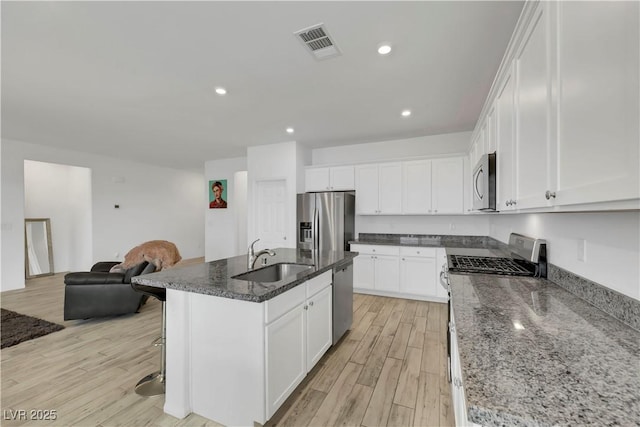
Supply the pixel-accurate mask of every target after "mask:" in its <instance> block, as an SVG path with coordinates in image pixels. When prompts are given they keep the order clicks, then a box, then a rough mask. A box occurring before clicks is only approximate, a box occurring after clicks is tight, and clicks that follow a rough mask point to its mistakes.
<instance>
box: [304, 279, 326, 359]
mask: <svg viewBox="0 0 640 427" xmlns="http://www.w3.org/2000/svg"><path fill="white" fill-rule="evenodd" d="M331 298H332V287H331V286H327V287H326V288H324V290H322V291H320V292H318V293H317V294H315V295H314V296H312V297H311V298H309V299H308V300H307V301H306V302H305V306H306V307H307V309H306V311H307V371H310V370H311V369H312V368H313V367H314V366H315V365H316V363H318V361H319V360H320V358H322V356H323V355H324V353H325V352H326V351H327V350H328V349H329V347H331V343H332V342H333V328H332V310H331V308H332V301H331Z"/></svg>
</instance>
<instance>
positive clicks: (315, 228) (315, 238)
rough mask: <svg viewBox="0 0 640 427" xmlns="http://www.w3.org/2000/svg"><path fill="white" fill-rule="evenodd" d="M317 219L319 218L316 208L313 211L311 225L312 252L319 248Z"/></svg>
mask: <svg viewBox="0 0 640 427" xmlns="http://www.w3.org/2000/svg"><path fill="white" fill-rule="evenodd" d="M318 217H319V214H318V207H316V208H315V209H314V210H313V225H312V232H313V249H314V250H318V248H319V247H320V233H319V228H320V224H319V223H318V221H319V219H318Z"/></svg>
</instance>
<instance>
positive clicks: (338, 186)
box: [329, 166, 356, 191]
mask: <svg viewBox="0 0 640 427" xmlns="http://www.w3.org/2000/svg"><path fill="white" fill-rule="evenodd" d="M329 185H330V188H331V191H334V190H335V191H345V190H354V189H355V188H356V186H355V172H354V169H353V166H336V167H334V168H331V169H329Z"/></svg>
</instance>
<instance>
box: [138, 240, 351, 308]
mask: <svg viewBox="0 0 640 427" xmlns="http://www.w3.org/2000/svg"><path fill="white" fill-rule="evenodd" d="M274 252H275V253H276V255H275V256H273V257H270V256H266V257H265V256H262V257H261V258H260V260H258V262H257V263H256V268H255V269H254V270H257V269H258V268H262V267H263V265H262V259H263V258H266V260H267V266H268V265H273V264H278V263H294V264H306V265H311V266H313V268H311V269H309V270H308V271H304V272H302V273H299V274H297V275H295V276H291V277H287V278H285V279H283V280H280V281H278V282H269V283H260V282H250V281H246V280H237V279H234V278H233V276H236V275H238V274H241V273H244V272H246V271H248V268H247V257H246V255H241V256H237V257H233V258H226V259H222V260H217V261H211V262H205V263H202V264H196V265H191V266H185V267H176V268H172V269H168V270H164V271H160V272H157V273H152V274H145V275H143V276H137V277H134V278H132V279H131V281H132V282H133V283H137V284H141V285H147V286H154V287H158V288H167V289H176V290H180V291H185V292H194V293H198V294H205V295H213V296H218V297H224V298H230V299H238V300H245V301H252V302H263V301H266V300H269V299H271V298H273V297H275V296H277V295H280V294H281V293H283V292H285V291H287V290H289V289H291V288H293V287H295V286H297V285H299V284H300V283H302V282H304V281H306V280H309V279H311V278H313V277H315V276H317V275H319V274H321V273H323V272H325V271H327V270H330V269H332V268H339V267H341V266H344V265H346V264H349V263H350V262H353V258H354V257H355V256H357V255H358V254H357V253H355V252H322V253H319V254H315V256H313V255H312V254H311V252H305V251H300V250H297V249H289V248H278V249H274Z"/></svg>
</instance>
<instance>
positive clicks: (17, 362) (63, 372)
mask: <svg viewBox="0 0 640 427" xmlns="http://www.w3.org/2000/svg"><path fill="white" fill-rule="evenodd" d="M189 262H202V259H197V260H191V261H187V262H186V263H189ZM63 276H64V274H57V275H55V276H49V277H44V278H37V279H32V280H29V281H28V282H27V286H26V288H25V289H20V290H15V291H8V292H3V293H2V294H0V305H1V306H2V307H3V308H6V309H9V310H14V311H17V312H19V313H23V314H27V315H31V316H36V317H39V318H42V319H45V320H49V321H51V322H55V323H59V324H62V325H64V326H65V327H66V328H65V329H64V330H62V331H59V332H56V333H53V334H49V335H47V336H44V337H40V338H37V339H34V340H31V341H26V342H23V343H21V344H18V345H17V346H14V347H9V348H6V349H3V350H2V351H1V352H0V360H1V371H0V375H1V383H2V388H1V390H2V394H1V396H0V402H1V409H2V419H0V425H2V426H18V425H25V426H28V425H38V426H45V425H54V426H104V427H106V426H144V425H148V426H218V425H219V424H217V423H215V422H213V421H210V420H207V419H205V418H203V417H201V416H198V415H195V414H191V415H190V416H188V417H187V418H185V419H183V420H179V419H177V418H174V417H172V416H170V415H167V414H164V412H163V410H162V408H163V404H164V398H163V397H162V396H157V397H151V398H144V397H140V396H138V395H136V394H135V393H134V392H133V387H134V385H135V384H136V383H137V382H138V380H139V379H140V378H142V377H143V376H144V375H146V374H148V373H151V372H153V371H155V370H157V369H158V366H159V363H160V357H159V352H158V350H157V348H155V347H152V346H151V345H150V344H151V341H152V340H153V339H155V338H156V336H157V335H158V333H159V329H160V317H161V316H160V314H161V313H160V311H161V310H160V303H159V302H158V301H157V300H155V299H150V300H149V301H148V302H147V304H146V305H145V306H143V308H142V309H141V310H140V313H137V314H132V315H125V316H119V317H115V318H109V319H94V320H82V321H77V320H75V321H64V320H63V319H62V307H63V301H64V284H63ZM446 319H447V316H446V305H444V304H436V303H428V302H419V301H409V300H403V299H394V298H383V297H375V296H369V295H359V294H356V295H355V296H354V323H353V327H352V330H351V331H350V332H348V333H347V335H346V336H345V337H344V338H343V339H342V340H341V341H340V342H339V343H338V345H336V346H334V347H333V348H331V349H330V350H329V352H327V354H326V355H325V356H324V357H323V358H322V360H321V361H320V362H319V363H318V365H317V366H316V367H315V368H314V369H313V371H312V372H311V373H310V374H309V375H308V376H307V378H306V379H305V381H304V382H303V383H302V384H301V385H300V386H299V387H298V388H297V389H296V391H295V392H294V393H293V395H292V396H291V397H290V398H289V399H288V400H287V401H286V402H285V404H284V405H283V407H282V408H281V409H280V410H279V411H278V412H277V413H276V414H275V415H274V417H273V418H272V419H271V420H270V421H269V422H268V426H276V425H278V426H280V425H281V426H306V425H313V426H333V425H354V426H366V427H374V426H385V425H388V426H411V425H416V426H438V425H442V426H449V425H453V413H452V407H451V406H452V405H451V396H450V387H449V383H448V382H447V380H446V371H445V359H446V329H445V325H446ZM10 410H11V411H13V414H15V411H16V410H26V411H27V415H29V411H30V410H55V411H56V415H57V419H56V420H54V421H38V420H29V419H28V420H12V419H10V418H11V413H12V412H10Z"/></svg>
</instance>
